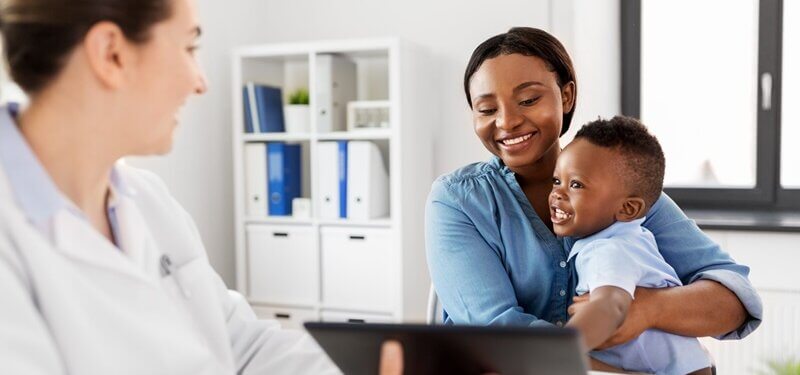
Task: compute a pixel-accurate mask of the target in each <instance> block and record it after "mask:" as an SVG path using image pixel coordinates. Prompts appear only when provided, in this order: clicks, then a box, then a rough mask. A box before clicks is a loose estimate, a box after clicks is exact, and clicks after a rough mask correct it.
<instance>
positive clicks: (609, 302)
mask: <svg viewBox="0 0 800 375" xmlns="http://www.w3.org/2000/svg"><path fill="white" fill-rule="evenodd" d="M632 301H633V298H631V295H630V293H628V292H627V291H625V290H624V289H622V288H618V287H615V286H601V287H599V288H597V289H595V290H594V291H592V293H591V294H590V296H589V302H588V303H587V304H586V306H585V307H583V308H582V309H580V310H579V311H577V312H576V313H575V315H573V316H572V318H570V320H569V323H567V327H572V328H575V329H577V330H578V331H580V332H581V334H582V335H583V342H584V344H585V345H586V349H588V350H592V349H594V348H596V347H598V346H600V344H602V343H603V342H605V341H606V340H607V339H608V338H609V337H611V335H612V334H614V332H615V331H616V330H617V328H619V326H620V325H621V324H622V322H623V321H624V320H625V314H626V313H627V312H628V307H630V305H631V302H632Z"/></svg>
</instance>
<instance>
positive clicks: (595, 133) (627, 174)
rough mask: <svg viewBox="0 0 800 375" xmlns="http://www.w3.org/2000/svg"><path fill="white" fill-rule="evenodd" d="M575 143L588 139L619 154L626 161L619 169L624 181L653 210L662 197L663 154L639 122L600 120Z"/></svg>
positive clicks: (581, 132)
mask: <svg viewBox="0 0 800 375" xmlns="http://www.w3.org/2000/svg"><path fill="white" fill-rule="evenodd" d="M575 139H585V140H587V141H589V142H591V143H592V144H594V145H597V146H600V147H607V148H611V149H613V150H615V151H616V152H618V153H619V154H620V156H622V160H623V161H624V163H623V165H621V167H622V168H621V169H620V171H621V173H622V176H621V177H623V178H624V180H625V181H626V183H627V184H628V186H629V187H630V188H631V189H632V190H633V192H634V194H636V195H639V196H641V197H642V198H643V199H644V200H645V203H646V204H647V208H650V207H652V206H653V204H654V203H655V202H656V201H657V200H658V198H659V197H660V196H661V190H662V188H663V186H664V168H665V160H664V151H662V150H661V145H660V144H659V143H658V139H656V137H655V136H653V135H652V134H650V133H649V132H648V131H647V127H645V126H644V125H643V124H642V123H641V122H639V120H637V119H635V118H632V117H626V116H614V117H613V118H612V119H610V120H605V119H601V118H598V119H597V120H595V121H592V122H590V123H588V124H586V125H584V126H583V127H582V128H581V129H580V130H579V131H578V133H577V134H576V135H575Z"/></svg>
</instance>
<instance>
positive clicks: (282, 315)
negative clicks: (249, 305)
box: [253, 306, 319, 329]
mask: <svg viewBox="0 0 800 375" xmlns="http://www.w3.org/2000/svg"><path fill="white" fill-rule="evenodd" d="M253 311H255V313H256V316H258V318H259V319H267V320H275V321H277V322H278V323H280V325H281V327H283V328H289V329H304V328H303V323H305V322H316V321H319V317H318V316H317V314H316V312H314V310H312V309H294V308H288V307H278V306H253Z"/></svg>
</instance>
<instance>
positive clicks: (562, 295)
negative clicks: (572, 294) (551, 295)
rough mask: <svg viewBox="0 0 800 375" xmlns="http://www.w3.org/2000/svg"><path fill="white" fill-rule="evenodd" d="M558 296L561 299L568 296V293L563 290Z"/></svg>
mask: <svg viewBox="0 0 800 375" xmlns="http://www.w3.org/2000/svg"><path fill="white" fill-rule="evenodd" d="M558 294H559V295H560V296H561V297H564V296H566V295H567V291H565V290H564V289H561V291H560V292H558Z"/></svg>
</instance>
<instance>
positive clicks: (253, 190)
mask: <svg viewBox="0 0 800 375" xmlns="http://www.w3.org/2000/svg"><path fill="white" fill-rule="evenodd" d="M244 179H245V187H246V191H245V194H246V198H247V204H246V211H247V215H248V216H267V145H266V144H265V143H247V144H245V145H244Z"/></svg>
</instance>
